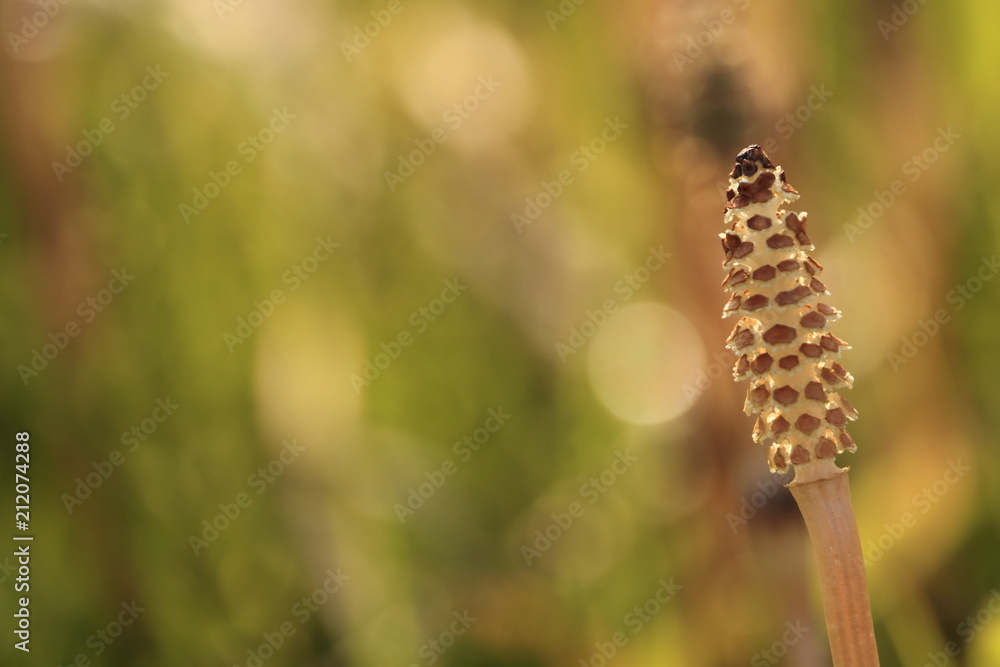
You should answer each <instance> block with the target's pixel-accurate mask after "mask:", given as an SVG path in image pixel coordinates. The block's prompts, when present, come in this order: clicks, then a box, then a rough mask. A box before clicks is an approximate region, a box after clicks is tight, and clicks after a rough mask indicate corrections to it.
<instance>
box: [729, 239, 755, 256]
mask: <svg viewBox="0 0 1000 667" xmlns="http://www.w3.org/2000/svg"><path fill="white" fill-rule="evenodd" d="M752 252H753V243H752V242H751V241H744V242H743V243H741V244H739V245H738V246H736V249H735V250H733V259H743V258H744V257H746V256H747V255H749V254H750V253H752Z"/></svg>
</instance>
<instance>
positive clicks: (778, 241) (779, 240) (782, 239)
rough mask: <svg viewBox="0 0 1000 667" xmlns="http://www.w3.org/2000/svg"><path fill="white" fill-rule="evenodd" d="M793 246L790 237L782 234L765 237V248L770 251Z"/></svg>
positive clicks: (793, 243)
mask: <svg viewBox="0 0 1000 667" xmlns="http://www.w3.org/2000/svg"><path fill="white" fill-rule="evenodd" d="M793 245H795V241H794V239H792V237H791V236H785V235H784V234H771V235H770V236H769V237H767V247H768V248H771V249H772V250H781V249H782V248H790V247H792V246H793Z"/></svg>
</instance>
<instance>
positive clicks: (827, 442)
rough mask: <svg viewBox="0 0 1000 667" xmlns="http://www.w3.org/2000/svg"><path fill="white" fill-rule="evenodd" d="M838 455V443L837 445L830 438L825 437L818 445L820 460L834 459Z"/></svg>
mask: <svg viewBox="0 0 1000 667" xmlns="http://www.w3.org/2000/svg"><path fill="white" fill-rule="evenodd" d="M836 455H837V443H835V442H834V441H833V440H831V439H830V438H828V437H826V436H823V437H822V438H820V439H819V442H818V443H816V458H818V459H832V458H833V457H834V456H836Z"/></svg>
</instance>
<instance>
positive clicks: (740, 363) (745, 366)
mask: <svg viewBox="0 0 1000 667" xmlns="http://www.w3.org/2000/svg"><path fill="white" fill-rule="evenodd" d="M749 368H750V361H749V360H748V359H747V355H745V354H743V355H740V358H739V359H737V360H736V369H735V370H736V374H737V375H743V374H744V373H746V372H747V370H749Z"/></svg>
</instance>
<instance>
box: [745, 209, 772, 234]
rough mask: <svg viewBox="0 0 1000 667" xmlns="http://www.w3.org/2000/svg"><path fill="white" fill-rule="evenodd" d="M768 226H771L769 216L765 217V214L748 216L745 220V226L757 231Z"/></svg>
mask: <svg viewBox="0 0 1000 667" xmlns="http://www.w3.org/2000/svg"><path fill="white" fill-rule="evenodd" d="M770 226H771V218H769V217H767V216H766V215H761V214H759V213H758V214H757V215H752V216H750V218H749V219H748V220H747V227H749V228H750V229H752V230H754V231H757V232H759V231H761V230H762V229H767V228H768V227H770Z"/></svg>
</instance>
